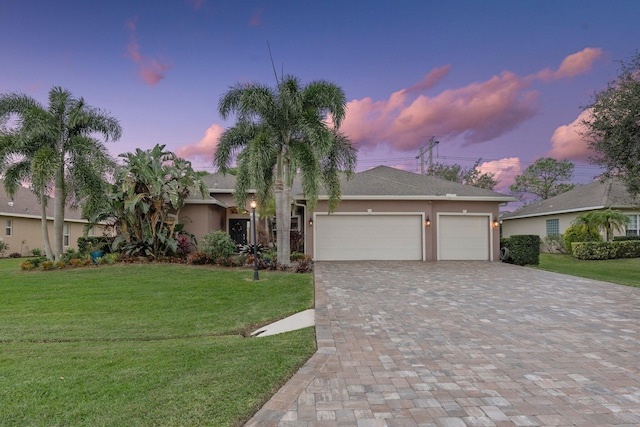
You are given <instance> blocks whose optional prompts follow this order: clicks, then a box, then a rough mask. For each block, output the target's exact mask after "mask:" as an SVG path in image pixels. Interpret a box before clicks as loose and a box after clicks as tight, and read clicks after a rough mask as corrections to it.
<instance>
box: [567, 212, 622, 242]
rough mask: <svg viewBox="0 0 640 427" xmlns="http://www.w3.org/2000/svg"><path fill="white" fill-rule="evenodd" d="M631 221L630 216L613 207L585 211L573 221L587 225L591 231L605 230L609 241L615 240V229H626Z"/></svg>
mask: <svg viewBox="0 0 640 427" xmlns="http://www.w3.org/2000/svg"><path fill="white" fill-rule="evenodd" d="M628 222H629V217H628V216H627V215H625V214H624V213H623V212H622V211H619V210H613V209H611V208H609V209H606V210H604V211H590V212H585V213H582V214H580V215H578V216H577V217H576V219H575V220H574V221H573V223H574V224H577V225H585V226H586V227H587V229H588V230H590V231H597V232H598V233H599V232H600V230H602V231H604V233H605V236H606V238H607V241H608V242H609V241H611V240H613V231H614V230H616V231H620V232H622V231H624V229H625V226H626V225H627V223H628Z"/></svg>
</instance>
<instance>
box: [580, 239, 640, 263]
mask: <svg viewBox="0 0 640 427" xmlns="http://www.w3.org/2000/svg"><path fill="white" fill-rule="evenodd" d="M571 249H572V251H573V256H575V257H576V258H578V259H615V258H638V257H640V240H616V241H613V242H574V243H572V244H571Z"/></svg>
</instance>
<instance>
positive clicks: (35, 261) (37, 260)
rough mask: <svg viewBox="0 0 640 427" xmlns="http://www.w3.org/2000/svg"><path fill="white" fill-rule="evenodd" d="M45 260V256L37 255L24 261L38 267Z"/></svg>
mask: <svg viewBox="0 0 640 427" xmlns="http://www.w3.org/2000/svg"><path fill="white" fill-rule="evenodd" d="M46 260H47V257H43V256H41V257H37V258H31V259H28V260H27V261H26V262H28V263H30V264H31V265H33V266H34V267H39V266H40V263H41V262H44V261H46Z"/></svg>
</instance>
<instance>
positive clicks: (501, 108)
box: [341, 66, 538, 151]
mask: <svg viewBox="0 0 640 427" xmlns="http://www.w3.org/2000/svg"><path fill="white" fill-rule="evenodd" d="M448 71H449V66H447V67H441V68H438V69H434V70H433V71H432V72H431V73H429V74H428V75H427V76H426V77H425V78H424V79H423V80H422V81H421V82H419V83H417V84H415V85H413V86H411V87H410V88H409V89H402V90H399V91H397V92H394V93H393V94H391V96H390V97H389V99H387V100H381V101H374V100H372V99H371V98H363V99H356V100H352V101H350V102H348V103H347V114H346V117H345V120H344V122H343V124H342V127H341V129H342V131H344V132H345V134H346V135H348V136H349V138H350V139H351V140H352V142H353V143H354V145H355V146H356V147H365V146H376V145H378V144H389V145H391V146H393V147H394V148H395V149H399V150H403V151H410V150H414V149H416V148H417V147H419V146H420V145H421V144H423V143H424V138H425V136H428V135H438V136H439V137H441V138H442V137H445V138H446V137H456V136H462V137H463V138H464V139H465V140H466V142H467V144H474V143H479V142H484V141H489V140H491V139H493V138H495V137H498V136H500V135H502V134H504V133H505V132H508V131H509V130H512V129H514V128H516V127H517V126H518V125H519V124H520V123H522V122H523V121H525V120H527V119H529V118H530V117H532V116H533V115H534V114H535V113H536V100H537V96H538V93H537V92H536V91H534V90H530V89H529V87H530V85H531V79H530V78H520V77H518V76H516V75H515V74H513V73H510V72H503V73H502V74H500V75H499V76H494V77H492V78H491V79H489V80H487V81H485V82H479V83H472V84H469V85H467V86H465V87H461V88H458V89H450V90H445V91H444V92H441V93H440V94H438V95H436V96H433V97H429V96H426V95H417V96H412V95H413V93H414V92H416V91H418V90H420V89H426V88H429V87H432V86H433V85H434V84H435V83H437V82H438V81H439V80H440V79H441V78H442V77H444V75H446V73H447V72H448Z"/></svg>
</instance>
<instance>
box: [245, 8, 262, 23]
mask: <svg viewBox="0 0 640 427" xmlns="http://www.w3.org/2000/svg"><path fill="white" fill-rule="evenodd" d="M263 12H264V8H262V9H258V10H256V11H255V13H254V14H253V16H251V19H250V20H249V26H251V27H258V26H259V25H260V24H262V13H263Z"/></svg>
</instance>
